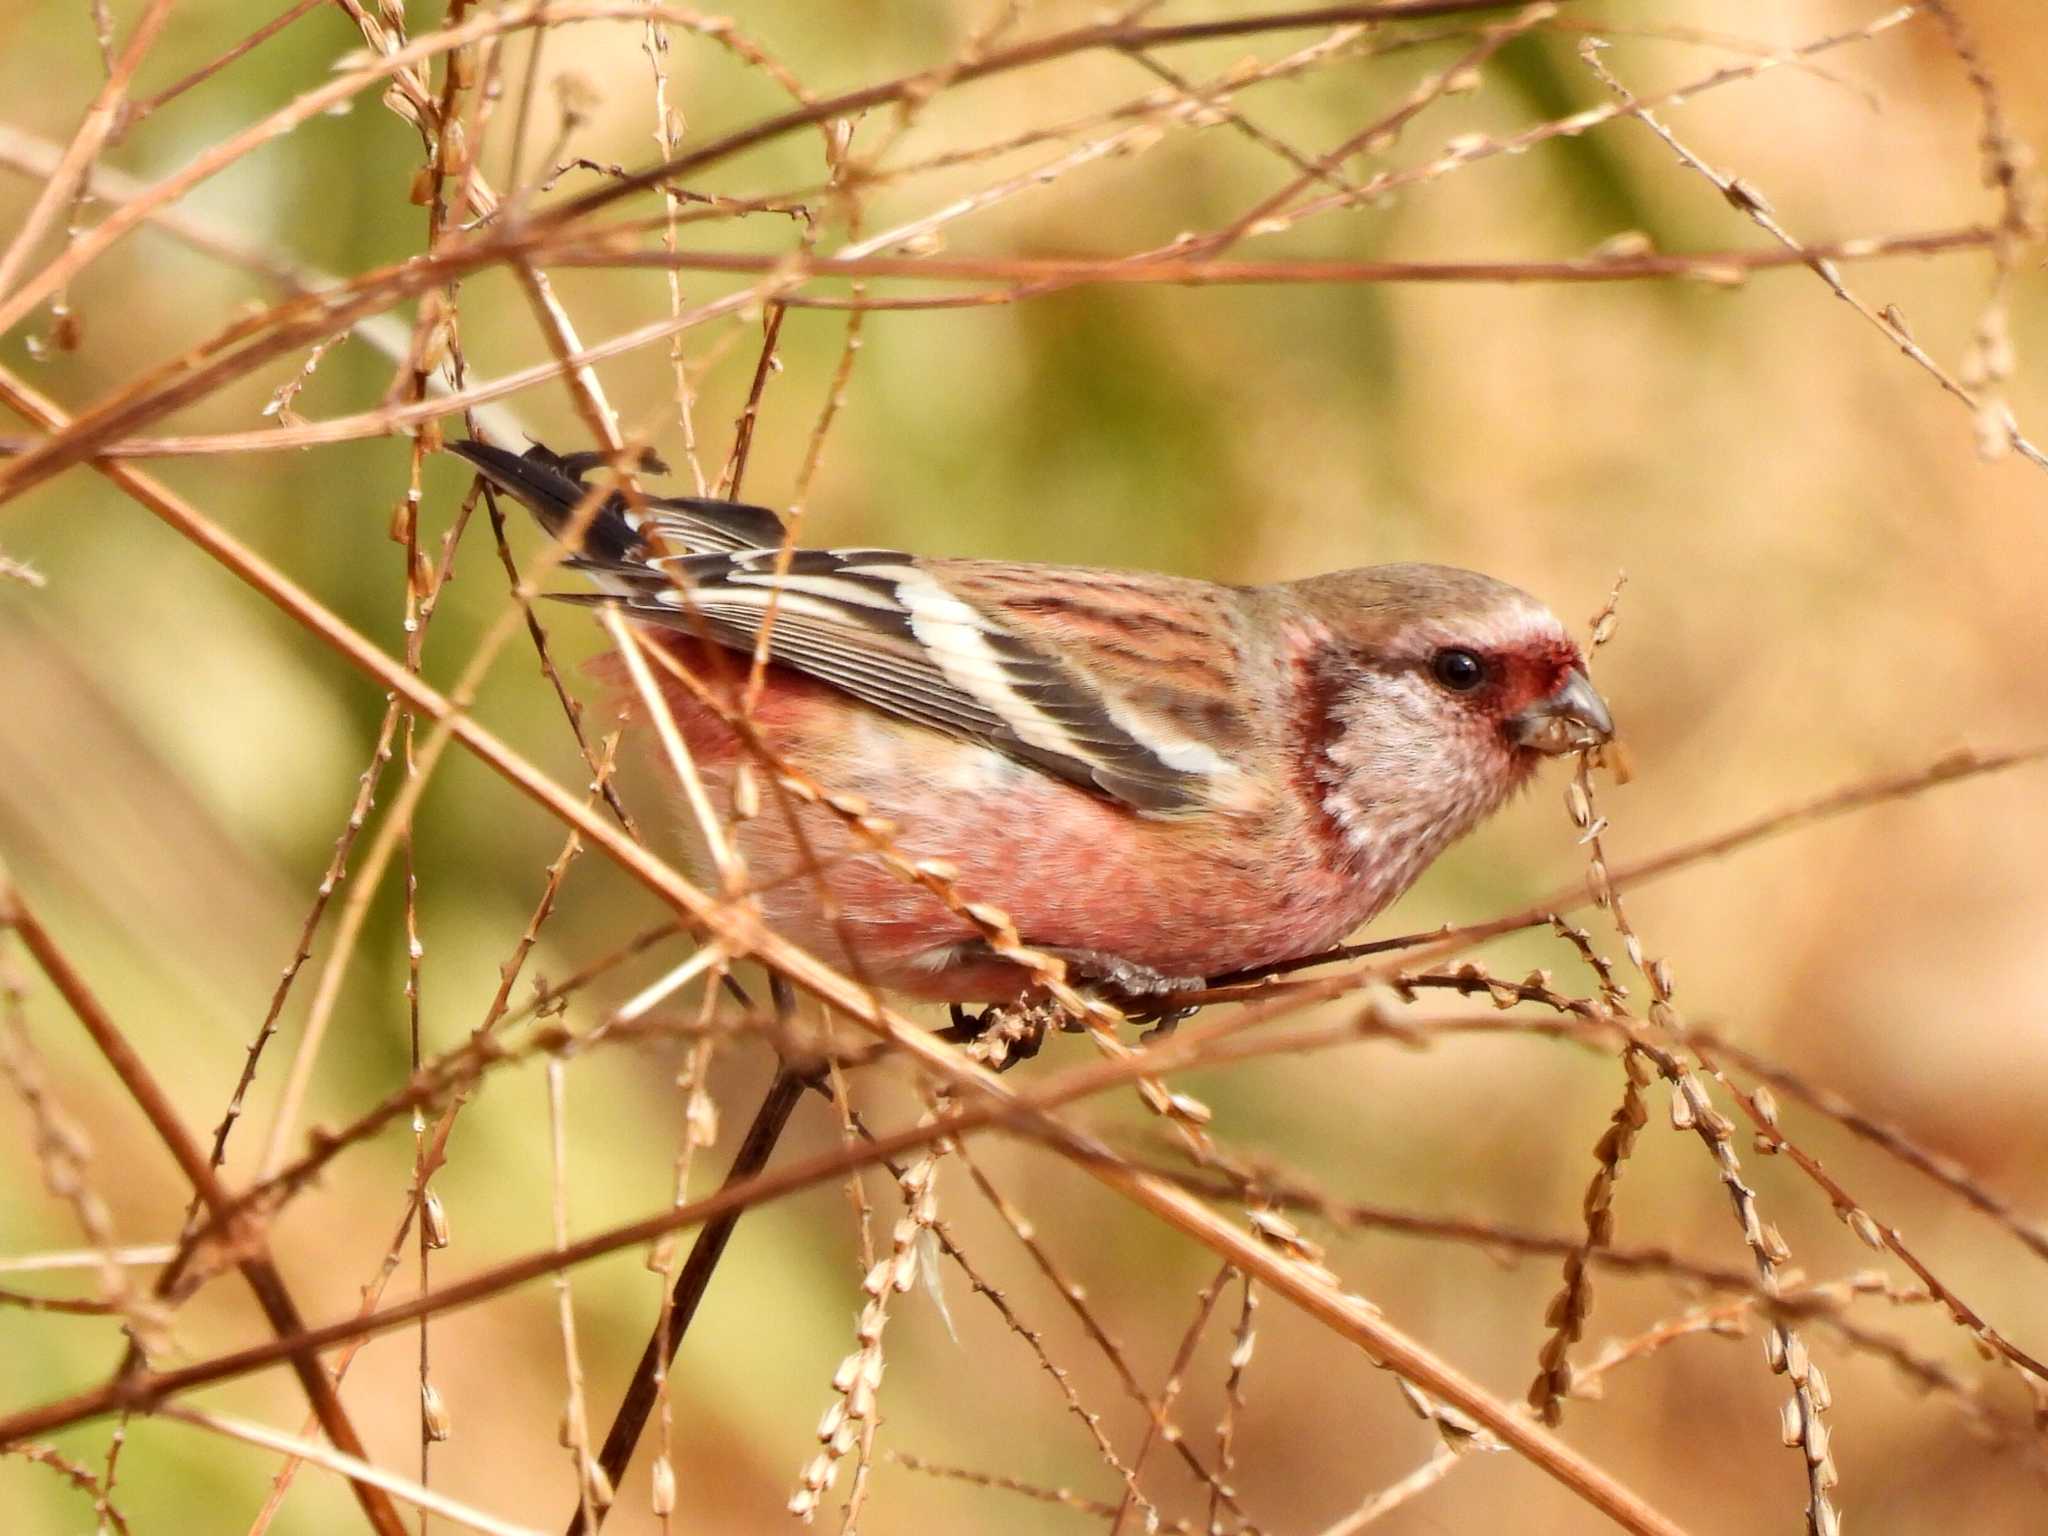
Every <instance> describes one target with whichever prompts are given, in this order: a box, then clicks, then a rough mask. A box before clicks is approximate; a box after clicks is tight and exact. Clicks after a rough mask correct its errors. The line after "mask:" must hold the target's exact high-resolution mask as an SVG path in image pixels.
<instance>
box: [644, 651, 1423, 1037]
mask: <svg viewBox="0 0 2048 1536" xmlns="http://www.w3.org/2000/svg"><path fill="white" fill-rule="evenodd" d="M769 678H770V680H769V685H768V687H767V688H766V689H765V690H764V691H763V694H762V696H761V699H760V701H759V703H758V705H757V708H756V711H755V716H754V718H755V724H756V728H757V729H758V731H759V732H760V734H761V736H762V738H763V740H764V741H765V742H766V743H767V744H768V745H769V746H770V747H771V748H773V750H775V751H776V752H777V753H779V754H781V755H782V756H783V757H784V758H785V759H786V760H787V761H789V762H790V763H791V764H792V765H793V766H794V767H796V768H797V769H799V770H800V771H801V772H803V773H804V774H806V775H808V776H810V777H811V778H813V779H814V780H816V781H817V782H818V783H819V784H820V785H821V786H822V787H824V788H826V789H829V790H836V791H851V792H853V793H855V794H858V795H860V796H861V797H862V798H863V799H864V800H865V801H866V802H867V803H868V805H869V806H870V808H871V809H872V810H873V812H874V813H875V814H877V815H881V816H884V817H887V818H888V819H889V820H891V821H893V822H895V823H896V825H897V827H898V828H899V829H900V830H899V832H898V834H897V837H896V839H895V841H896V846H897V847H898V849H899V850H900V851H901V852H903V853H904V854H906V855H908V856H910V857H912V858H919V859H921V858H939V859H943V860H944V861H946V862H947V863H948V864H950V865H951V866H953V868H954V869H955V870H957V871H958V878H957V881H956V882H955V889H956V890H957V891H958V893H959V894H960V896H961V897H963V898H964V899H966V900H968V901H973V902H982V903H987V904H989V905H992V906H995V907H998V908H1000V909H1001V910H1002V911H1003V912H1005V913H1007V914H1008V916H1009V917H1010V919H1011V921H1012V923H1013V924H1014V925H1015V927H1016V929H1017V932H1018V934H1019V935H1020V936H1021V937H1022V939H1023V940H1024V942H1026V943H1027V944H1033V945H1040V946H1045V947H1052V948H1064V949H1086V950H1095V951H1106V952H1108V953H1111V954H1114V955H1116V956H1117V957H1119V958H1121V959H1123V960H1127V961H1131V962H1134V963H1136V964H1139V965H1143V966H1148V967H1150V968H1151V969H1153V970H1155V971H1158V972H1161V973H1163V974H1165V975H1168V976H1175V977H1195V976H1210V975H1217V974H1220V973H1223V972H1226V971H1234V970H1240V969H1244V968H1247V967H1252V966H1256V965H1261V964H1267V963H1271V962H1274V961H1278V960H1282V959H1288V958H1291V957H1293V956H1296V955H1300V954H1305V953H1310V952H1313V951H1314V950H1316V949H1318V948H1321V947H1324V946H1326V945H1328V944H1330V943H1333V942H1335V941H1336V940H1337V939H1339V938H1341V937H1342V936H1343V935H1344V934H1345V933H1347V932H1349V931H1350V930H1351V929H1353V928H1355V927H1356V926H1358V924H1360V923H1362V922H1363V921H1365V920H1366V918H1368V917H1369V916H1371V915H1372V913H1373V911H1375V910H1377V908H1378V906H1380V905H1383V904H1384V902H1385V901H1386V900H1388V899H1391V898H1392V896H1393V895H1395V894H1397V892H1396V891H1395V890H1393V889H1385V890H1384V891H1382V890H1380V889H1377V888H1376V882H1374V881H1373V880H1372V879H1371V878H1370V877H1369V876H1368V875H1362V874H1361V873H1360V872H1358V871H1356V870H1353V871H1351V872H1348V873H1346V872H1340V871H1339V870H1337V869H1335V868H1333V867H1331V865H1330V864H1329V863H1327V862H1326V860H1325V858H1324V857H1323V851H1322V848H1321V846H1320V844H1321V840H1320V839H1319V838H1316V837H1315V836H1314V835H1313V833H1312V829H1311V828H1310V826H1309V825H1308V821H1309V818H1308V817H1307V816H1306V815H1305V814H1304V813H1300V808H1296V807H1294V806H1292V805H1291V804H1281V805H1279V806H1276V807H1274V808H1271V809H1268V810H1267V811H1264V812H1261V813H1257V814H1256V815H1253V814H1251V813H1247V814H1246V815H1243V816H1226V815H1225V814H1224V813H1220V812H1207V813H1196V814H1194V815H1191V816H1183V817H1178V818H1171V817H1169V818H1156V819H1154V818H1145V817H1141V816H1139V815H1137V814H1135V813H1133V812H1131V811H1130V810H1128V809H1126V808H1123V807H1121V806H1119V805H1117V804H1115V803H1114V802H1112V801H1110V800H1108V799H1106V798H1104V797H1102V796H1099V795H1096V794H1092V793H1090V792H1088V791H1086V790H1082V789H1079V788H1076V787H1075V786H1073V785H1071V784H1068V783H1066V782H1064V781H1062V780H1058V779H1054V778H1052V777H1050V776H1048V775H1046V774H1044V773H1040V772H1038V771H1036V770H1033V769H1030V768H1026V767H1023V766H1020V765H1018V764H1016V763H1014V762H1012V761H1010V760H1009V759H1008V758H1005V757H1003V756H1002V755H1000V754H999V753H997V752H994V751H992V750H990V749H988V748H986V747H981V746H976V745H973V744H970V743H967V742H963V741H959V740H955V739H954V738H951V737H948V736H944V735H941V734H939V733H937V732H934V731H930V730H926V729H924V728H922V727H918V726H914V725H908V724H904V723H901V722H898V721H895V720H892V719H889V718H887V717H884V716H882V715H880V714H878V713H876V712H874V711H872V710H870V709H868V708H866V707H865V706H862V705H858V704H856V703H854V702H852V701H851V700H848V699H847V698H846V697H845V696H844V695H842V694H840V693H838V692H837V691H836V690H834V689H831V688H829V687H826V686H823V685H821V684H817V683H813V682H811V681H810V680H808V679H804V678H801V677H797V676H794V675H792V674H790V673H787V672H784V671H782V670H780V669H771V672H770V674H769ZM670 702H671V705H672V707H673V708H674V709H675V711H676V715H677V721H678V724H679V725H680V726H681V727H682V730H683V734H684V736H685V738H686V739H687V741H688V742H689V745H690V749H691V751H692V753H693V755H694V756H695V757H696V758H697V760H698V764H699V768H700V771H701V772H702V773H703V774H704V776H705V778H706V780H707V782H708V783H709V784H710V785H711V787H712V791H713V798H714V803H715V804H717V805H718V806H719V808H720V809H721V810H723V809H726V808H728V807H729V806H730V804H731V798H730V796H731V784H732V780H733V777H734V769H735V766H736V764H737V763H738V762H739V761H740V759H741V756H742V752H741V749H740V747H739V744H738V742H737V741H736V739H735V737H734V736H733V733H732V732H731V731H730V729H729V728H728V727H727V726H726V725H725V724H724V722H723V721H721V720H720V719H719V718H718V717H717V715H716V714H715V713H714V712H712V711H711V710H709V709H707V708H705V707H704V706H702V705H701V704H699V703H697V702H696V701H694V700H693V699H691V698H690V697H688V696H687V695H686V694H681V693H680V692H679V691H678V690H672V691H671V698H670ZM1298 814H1299V815H1300V820H1301V822H1302V824H1301V825H1299V826H1295V825H1291V824H1290V823H1291V822H1292V820H1293V819H1294V818H1296V816H1297V815H1298ZM792 821H794V826H793V825H792ZM799 831H800V832H801V837H799V835H798V833H799ZM736 840H737V842H738V845H739V847H740V850H741V852H742V854H743V855H744V857H745V859H746V862H747V868H748V873H749V876H750V880H751V883H752V885H753V886H754V887H755V888H756V889H757V890H759V891H760V892H761V898H760V899H761V903H762V907H763V913H764V916H765V917H766V918H767V919H768V921H769V922H770V923H771V924H772V925H773V926H774V927H775V928H777V929H778V931H780V932H782V933H784V934H786V935H787V936H789V937H791V938H793V939H795V940H796V941H797V942H798V943H800V944H802V945H804V946H805V947H806V948H809V949H811V950H813V951H814V952H815V953H818V954H819V955H821V956H823V957H824V958H826V959H828V960H831V961H833V962H834V963H836V964H839V965H842V966H844V967H845V968H846V969H848V970H849V971H850V972H851V973H852V974H854V975H856V976H861V977H864V978H865V979H866V980H867V981H869V982H870V983H871V984H873V985H875V986H877V987H881V988H884V989H887V990H890V991H896V992H900V993H904V994H906V995H910V996H915V997H921V998H926V999H931V1000H935V1001H952V1002H970V1001H987V1000H1001V999H1004V998H1007V997H1011V996H1014V995H1015V994H1016V993H1017V991H1018V990H1019V988H1020V985H1021V984H1022V982H1023V975H1022V973H1021V972H1019V971H1017V970H1016V969H1015V968H1013V967H1010V966H1007V965H1004V964H1002V963H1000V962H994V961H990V960H979V961H973V960H968V961H962V960H960V959H958V958H957V957H955V955H954V954H953V951H955V949H956V947H957V946H960V945H962V944H964V943H966V942H967V941H970V940H972V939H973V938H974V937H975V929H974V928H973V927H972V926H971V925H970V924H969V923H967V922H966V921H965V920H964V919H962V918H961V917H959V916H957V915H956V914H955V913H953V912H951V911H949V910H948V909H947V907H946V906H945V904H944V903H942V902H941V901H940V900H939V899H938V898H937V897H935V896H934V895H932V894H931V893H930V892H929V891H926V890H923V889H921V888H920V887H917V886H914V885H911V884H909V883H906V882H905V881H904V880H902V879H901V878H900V877H898V876H897V875H896V874H894V873H892V872H891V871H890V870H889V869H888V868H887V867H886V866H885V865H884V864H883V863H882V862H881V861H880V860H878V859H876V858H874V857H872V856H871V855H869V854H866V853H863V852H861V851H860V850H859V849H858V847H857V846H856V845H855V843H854V842H853V841H852V839H851V837H850V835H849V834H848V832H847V831H846V829H845V827H844V824H843V823H842V822H841V821H840V819H839V818H837V817H835V816H834V815H833V814H832V813H830V812H829V811H826V810H824V809H822V808H820V807H816V806H806V805H801V804H799V803H797V802H795V801H794V800H793V799H787V798H779V797H777V796H776V795H774V794H772V793H764V794H763V796H762V809H761V811H760V814H759V815H758V816H757V817H755V818H754V819H753V820H751V821H749V822H747V823H745V824H744V825H742V826H741V827H740V828H739V829H738V832H737V834H736ZM805 845H808V850H809V853H808V856H807V854H806V852H805V851H804V850H805ZM807 863H809V864H811V865H812V867H811V868H807V867H806V866H807ZM819 866H822V868H819ZM821 881H822V887H823V888H822V890H821Z"/></svg>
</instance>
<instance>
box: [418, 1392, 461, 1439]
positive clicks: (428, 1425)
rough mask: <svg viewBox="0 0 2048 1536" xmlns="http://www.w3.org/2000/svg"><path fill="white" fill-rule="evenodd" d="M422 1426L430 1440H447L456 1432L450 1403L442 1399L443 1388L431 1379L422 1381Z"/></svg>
mask: <svg viewBox="0 0 2048 1536" xmlns="http://www.w3.org/2000/svg"><path fill="white" fill-rule="evenodd" d="M420 1428H421V1429H423V1430H424V1431H425V1432H426V1436H427V1438H428V1439H429V1440H434V1441H440V1440H446V1439H447V1438H448V1436H449V1435H450V1434H452V1433H453V1432H454V1423H453V1421H452V1420H451V1419H450V1418H449V1417H448V1405H447V1404H446V1403H444V1402H442V1401H441V1389H440V1388H439V1387H436V1386H435V1385H434V1384H433V1383H432V1382H431V1381H423V1382H421V1383H420Z"/></svg>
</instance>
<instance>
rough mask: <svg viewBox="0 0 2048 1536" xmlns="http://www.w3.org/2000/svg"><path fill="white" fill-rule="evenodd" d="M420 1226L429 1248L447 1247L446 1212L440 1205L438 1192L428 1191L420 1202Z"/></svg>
mask: <svg viewBox="0 0 2048 1536" xmlns="http://www.w3.org/2000/svg"><path fill="white" fill-rule="evenodd" d="M420 1224H421V1227H422V1229H423V1230H424V1231H425V1232H426V1235H427V1246H428V1247H429V1248H446V1247H447V1246H448V1211H447V1208H446V1207H445V1206H443V1205H442V1204H441V1196H440V1192H439V1191H437V1190H432V1189H430V1190H428V1191H427V1195H426V1198H425V1199H424V1200H422V1201H421V1202H420Z"/></svg>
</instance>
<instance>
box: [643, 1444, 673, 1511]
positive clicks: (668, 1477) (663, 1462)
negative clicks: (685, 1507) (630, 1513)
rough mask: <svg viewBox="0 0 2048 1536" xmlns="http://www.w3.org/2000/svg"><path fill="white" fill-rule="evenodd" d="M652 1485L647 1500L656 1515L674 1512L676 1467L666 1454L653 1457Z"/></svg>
mask: <svg viewBox="0 0 2048 1536" xmlns="http://www.w3.org/2000/svg"><path fill="white" fill-rule="evenodd" d="M652 1481H653V1487H652V1488H651V1489H649V1491H648V1498H647V1502H648V1503H649V1504H650V1505H651V1506H652V1507H653V1509H654V1512H655V1513H656V1514H657V1515H669V1514H673V1513H675V1507H676V1468H675V1463H674V1462H672V1461H670V1460H669V1459H668V1458H667V1457H666V1456H657V1457H655V1458H654V1467H653V1479H652Z"/></svg>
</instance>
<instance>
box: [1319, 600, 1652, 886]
mask: <svg viewBox="0 0 2048 1536" xmlns="http://www.w3.org/2000/svg"><path fill="white" fill-rule="evenodd" d="M1292 591H1293V593H1294V594H1295V595H1296V596H1297V598H1298V599H1299V600H1300V602H1301V603H1302V605H1303V607H1304V608H1305V609H1306V611H1307V612H1308V613H1309V614H1310V615H1311V616H1312V619H1313V622H1314V627H1315V630H1316V638H1315V642H1314V643H1313V644H1312V645H1311V646H1310V648H1309V649H1308V651H1307V653H1306V659H1307V664H1308V665H1309V667H1310V669H1311V672H1312V676H1313V682H1314V687H1313V694H1314V697H1315V699H1316V708H1317V709H1318V711H1319V713H1320V717H1321V720H1320V729H1319V730H1317V731H1315V732H1313V733H1312V734H1313V737H1314V740H1315V743H1316V745H1315V747H1314V749H1313V750H1314V752H1315V754H1316V759H1317V760H1316V761H1315V762H1314V763H1313V764H1312V771H1313V772H1314V774H1315V776H1316V778H1317V780H1318V782H1319V783H1320V785H1321V787H1322V790H1323V795H1324V807H1325V809H1326V810H1327V811H1328V813H1329V815H1330V817H1331V819H1332V821H1333V823H1334V824H1335V827H1336V829H1337V831H1338V832H1339V833H1340V835H1341V836H1342V837H1343V838H1344V840H1345V841H1346V843H1347V844H1348V845H1350V847H1351V850H1352V852H1353V855H1354V856H1355V857H1358V858H1360V859H1363V860H1365V861H1367V862H1371V863H1375V864H1377V863H1379V862H1380V861H1382V860H1385V859H1390V858H1398V859H1399V861H1400V863H1401V865H1402V869H1401V871H1400V873H1402V874H1405V875H1406V876H1407V877H1408V878H1413V875H1414V874H1416V873H1420V871H1421V868H1422V867H1423V865H1425V864H1427V863H1428V861H1429V860H1430V859H1432V858H1434V857H1435V856H1436V854H1437V853H1439V852H1441V851H1442V849H1443V848H1444V847H1445V846H1446V845H1447V844H1449V843H1450V842H1451V841H1452V840H1453V839H1455V838H1457V837H1459V836H1461V835H1462V834H1463V833H1465V832H1466V831H1468V830H1470V828H1471V827H1472V826H1473V825H1475V824H1476V823H1477V822H1478V821H1479V820H1481V819H1482V818H1483V817H1485V816H1486V815H1487V814H1489V813H1490V812H1492V811H1493V810H1494V809H1495V808H1496V807H1498V806H1499V805H1500V804H1501V802H1502V801H1504V800H1505V799H1506V798H1507V797H1508V796H1509V795H1510V794H1511V793H1513V791H1514V790H1515V789H1516V788H1518V787H1519V786H1520V785H1522V784H1523V783H1525V782H1526V781H1527V780H1528V777H1529V775H1530V773H1531V772H1532V771H1533V770H1534V768H1535V767H1536V765H1537V763H1538V762H1539V761H1540V760H1541V759H1542V758H1544V757H1546V756H1556V755H1558V754H1561V753H1566V752H1572V751H1576V750H1579V749H1581V748H1586V747H1592V746H1596V745H1599V744H1601V743H1604V742H1606V741H1608V740H1611V739H1612V737H1613V735H1614V721H1613V719H1612V718H1611V717H1610V716H1609V714H1608V711H1607V705H1606V703H1605V702H1604V701H1603V700H1602V699H1601V697H1600V695H1599V693H1598V691H1596V690H1595V688H1594V687H1593V683H1592V680H1591V679H1590V678H1589V677H1588V676H1587V675H1586V667H1585V659H1584V657H1583V656H1582V655H1581V654H1580V652H1579V648H1578V646H1577V645H1576V644H1575V643H1574V642H1573V641H1572V639H1571V636H1570V635H1569V634H1568V633H1567V632H1566V631H1565V628H1564V626H1563V625H1562V624H1561V623H1559V622H1558V620H1557V618H1556V616H1555V615H1554V614H1552V613H1551V612H1550V610H1549V609H1547V608H1545V607H1544V606H1543V605H1542V604H1541V603H1539V602H1537V601H1536V599H1534V598H1533V597H1531V596H1529V595H1528V594H1527V593H1526V592H1523V591H1521V590H1519V589H1518V588H1515V587H1511V586H1509V585H1507V583H1505V582H1501V581H1496V580H1494V579H1493V578H1492V577H1490V576H1482V575H1480V574H1478V573H1477V572H1475V571H1464V570H1457V569H1454V568H1452V567H1449V566H1439V565H1383V566H1376V567H1372V568H1370V569H1366V570H1356V571H1340V572H1337V573H1335V574H1333V575H1329V576H1318V577H1313V578H1311V579H1309V580H1307V581H1304V582H1299V583H1296V584H1294V586H1293V588H1292ZM1404 883H1405V882H1404Z"/></svg>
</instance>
